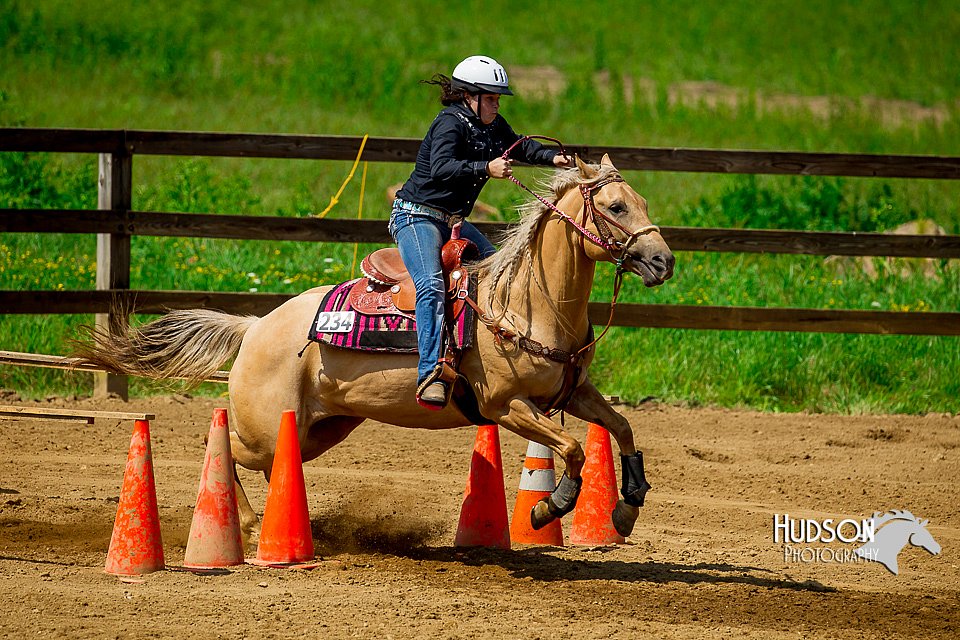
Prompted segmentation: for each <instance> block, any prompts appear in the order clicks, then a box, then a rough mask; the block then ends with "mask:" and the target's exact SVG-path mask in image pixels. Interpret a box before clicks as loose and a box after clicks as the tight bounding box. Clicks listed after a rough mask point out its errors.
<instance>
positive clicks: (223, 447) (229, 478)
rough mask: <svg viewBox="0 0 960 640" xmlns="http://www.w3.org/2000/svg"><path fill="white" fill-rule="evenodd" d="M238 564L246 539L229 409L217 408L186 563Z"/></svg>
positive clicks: (204, 566)
mask: <svg viewBox="0 0 960 640" xmlns="http://www.w3.org/2000/svg"><path fill="white" fill-rule="evenodd" d="M238 564H243V543H242V542H241V541H240V515H239V512H238V511H237V489H236V485H234V480H233V456H232V455H231V453H230V433H229V432H228V430H227V410H226V409H214V410H213V420H212V421H211V424H210V435H209V436H208V437H207V452H206V455H205V456H204V460H203V471H202V472H201V474H200V488H199V490H198V491H197V506H196V508H195V509H194V510H193V522H192V523H191V525H190V538H189V540H187V552H186V555H185V556H184V559H183V566H185V567H188V568H191V569H210V568H217V567H231V566H234V565H238Z"/></svg>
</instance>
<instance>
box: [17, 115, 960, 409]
mask: <svg viewBox="0 0 960 640" xmlns="http://www.w3.org/2000/svg"><path fill="white" fill-rule="evenodd" d="M360 143H361V138H359V137H350V136H302V135H262V134H230V133H191V132H175V131H127V130H83V129H27V128H8V129H0V152H4V151H31V152H38V151H46V152H58V153H96V154H99V198H98V210H70V211H65V210H47V209H43V210H39V209H17V210H11V209H5V210H0V232H18V233H95V234H97V280H96V291H0V313H20V314H50V313H52V314H59V313H95V314H98V315H97V322H98V323H100V324H104V325H106V324H107V323H108V322H109V317H108V315H107V314H109V313H110V311H111V309H113V308H114V307H113V306H112V305H114V304H116V303H117V302H120V303H121V304H122V305H123V308H125V309H129V310H130V311H133V312H141V313H156V312H161V311H163V310H166V309H188V308H196V307H213V308H217V309H221V310H224V311H228V312H234V313H241V312H242V313H254V314H262V313H265V312H267V311H269V310H271V309H273V308H275V307H276V306H277V305H279V304H281V303H282V302H283V301H285V300H286V299H288V298H289V297H290V296H288V295H283V294H263V293H224V292H201V291H136V290H131V289H130V239H131V237H132V236H134V235H148V236H179V237H203V238H231V239H243V240H292V241H300V242H303V241H312V242H368V243H390V242H391V239H390V237H389V235H388V233H387V231H386V225H385V224H384V221H382V220H335V219H323V220H320V219H315V218H280V217H264V216H237V215H226V214H192V213H191V214H187V213H167V212H152V211H134V210H133V207H132V194H133V171H132V167H133V157H134V156H135V155H173V156H221V157H224V156H225V157H250V158H288V159H294V158H299V159H317V160H353V159H354V158H355V156H356V153H357V150H358V149H359V147H360ZM418 146H419V140H417V139H410V138H369V139H368V140H367V142H366V146H365V147H364V152H363V159H364V160H367V161H372V162H406V163H413V162H414V160H415V157H416V153H417V148H418ZM568 149H570V150H571V151H574V152H576V153H579V154H580V155H581V156H582V157H584V158H587V159H592V160H594V161H596V160H598V159H599V158H600V156H601V155H602V154H604V153H608V154H610V157H611V158H612V159H613V162H614V164H616V165H617V167H618V168H620V169H623V170H644V171H678V172H684V171H693V172H712V173H753V174H780V175H818V176H853V177H886V178H923V179H948V180H956V179H960V158H957V157H936V156H894V155H870V154H829V153H794V152H781V151H730V150H715V149H664V148H638V147H593V146H580V145H570V146H568ZM477 226H478V227H479V228H480V229H481V230H482V231H484V232H485V233H490V232H494V231H497V230H498V229H500V228H502V226H503V225H502V224H498V223H483V222H479V223H477ZM662 233H663V237H664V239H665V240H666V241H667V243H668V244H669V245H670V247H671V248H672V249H673V250H674V251H717V252H739V253H777V254H807V255H824V256H827V255H843V256H895V257H918V258H960V236H926V235H912V236H894V235H886V234H874V233H825V232H807V231H779V230H756V229H707V228H685V227H663V228H662ZM608 315H609V305H608V304H605V303H591V305H590V317H591V320H592V321H593V322H595V323H601V324H602V323H604V322H606V318H607V316H608ZM614 324H615V325H617V326H627V327H671V328H682V329H734V330H756V331H761V330H762V331H813V332H833V333H877V334H926V335H960V313H915V312H892V311H861V310H837V309H829V310H827V309H796V308H755V307H714V306H700V305H697V306H693V305H653V304H620V305H618V306H617V310H616V314H615V316H614ZM105 392H114V393H121V394H125V392H126V381H125V380H124V379H118V378H116V377H114V376H110V377H105V378H101V379H99V380H98V383H97V393H105Z"/></svg>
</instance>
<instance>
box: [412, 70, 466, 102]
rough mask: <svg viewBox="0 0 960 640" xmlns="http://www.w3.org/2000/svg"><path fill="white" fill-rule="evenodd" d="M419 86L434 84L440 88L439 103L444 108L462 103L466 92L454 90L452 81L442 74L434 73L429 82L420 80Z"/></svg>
mask: <svg viewBox="0 0 960 640" xmlns="http://www.w3.org/2000/svg"><path fill="white" fill-rule="evenodd" d="M420 84H435V85H437V86H439V87H440V103H441V104H443V106H445V107H449V106H450V105H452V104H457V103H458V102H463V99H464V97H466V93H467V92H466V91H464V90H463V89H455V88H454V87H453V81H452V80H451V79H450V78H449V77H447V76H445V75H443V74H442V73H436V74H434V75H433V77H432V78H431V79H429V80H421V81H420Z"/></svg>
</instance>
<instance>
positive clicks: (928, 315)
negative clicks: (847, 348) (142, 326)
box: [0, 289, 960, 336]
mask: <svg viewBox="0 0 960 640" xmlns="http://www.w3.org/2000/svg"><path fill="white" fill-rule="evenodd" d="M292 297H293V295H292V294H285V293H222V292H216V291H156V290H151V291H131V290H124V289H118V290H115V291H23V292H21V291H0V309H10V310H11V311H10V312H11V313H21V314H40V313H107V312H109V311H110V310H111V309H113V308H115V307H119V308H123V309H126V310H128V311H129V312H131V313H154V314H157V313H165V312H167V311H170V310H173V309H198V308H209V309H219V310H221V311H226V312H229V313H236V314H247V315H257V316H260V315H265V314H267V313H269V312H270V311H272V310H273V309H275V308H277V307H278V306H280V305H281V304H283V303H284V302H286V301H287V300H289V299H290V298H292ZM588 312H589V315H590V321H591V322H592V323H593V324H598V325H603V324H606V322H607V318H608V317H609V316H610V305H609V303H603V302H591V303H590V306H589V310H588ZM613 324H614V326H618V327H660V328H672V329H725V330H736V331H799V332H817V333H874V334H887V335H891V334H910V335H937V336H956V335H960V313H934V312H925V313H913V312H907V311H857V310H848V309H797V308H778V307H718V306H702V305H673V304H618V305H617V308H616V311H615V313H614V316H613Z"/></svg>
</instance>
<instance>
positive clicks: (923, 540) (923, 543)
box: [910, 520, 940, 555]
mask: <svg viewBox="0 0 960 640" xmlns="http://www.w3.org/2000/svg"><path fill="white" fill-rule="evenodd" d="M928 522H929V520H922V521H918V522H917V525H919V526H918V528H917V529H916V530H915V531H914V532H913V533H912V534H910V544H912V545H913V546H915V547H920V548H921V549H925V550H927V551H929V552H930V553H932V554H933V555H937V554H938V553H940V543H939V542H937V541H936V540H934V539H933V534H932V533H930V532H929V531H927V523H928Z"/></svg>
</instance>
